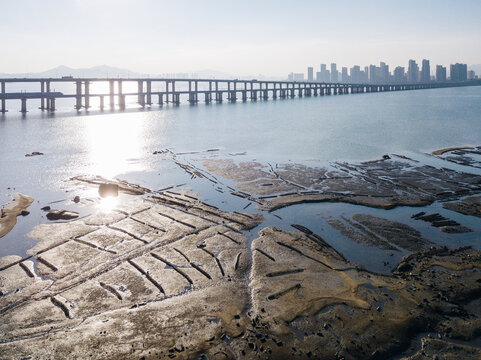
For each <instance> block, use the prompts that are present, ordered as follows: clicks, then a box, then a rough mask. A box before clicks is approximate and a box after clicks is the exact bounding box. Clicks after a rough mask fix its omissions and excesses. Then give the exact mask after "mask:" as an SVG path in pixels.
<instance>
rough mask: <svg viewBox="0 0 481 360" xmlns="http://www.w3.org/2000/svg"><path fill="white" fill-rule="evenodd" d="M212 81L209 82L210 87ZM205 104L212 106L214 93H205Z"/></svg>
mask: <svg viewBox="0 0 481 360" xmlns="http://www.w3.org/2000/svg"><path fill="white" fill-rule="evenodd" d="M210 84H211V83H210V81H209V85H210ZM204 94H205V103H206V104H210V102H211V101H212V93H211V92H210V91H206V92H205V93H204Z"/></svg>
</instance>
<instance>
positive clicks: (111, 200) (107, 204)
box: [97, 196, 119, 214]
mask: <svg viewBox="0 0 481 360" xmlns="http://www.w3.org/2000/svg"><path fill="white" fill-rule="evenodd" d="M118 202H119V198H118V197H113V196H107V197H105V198H101V199H100V201H99V203H98V205H97V208H98V210H99V211H100V212H101V213H105V214H108V213H110V212H111V211H112V210H113V209H115V207H116V206H117V204H118Z"/></svg>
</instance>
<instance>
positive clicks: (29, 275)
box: [18, 262, 35, 278]
mask: <svg viewBox="0 0 481 360" xmlns="http://www.w3.org/2000/svg"><path fill="white" fill-rule="evenodd" d="M18 265H20V267H21V268H22V270H23V271H25V273H26V274H27V276H28V277H31V278H34V277H35V275H34V274H33V273H32V271H30V269H29V268H28V266H27V265H25V264H24V263H23V262H21V263H19V264H18Z"/></svg>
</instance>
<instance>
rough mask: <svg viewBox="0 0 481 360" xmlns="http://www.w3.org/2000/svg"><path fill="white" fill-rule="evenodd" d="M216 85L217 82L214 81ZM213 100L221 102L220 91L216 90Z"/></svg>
mask: <svg viewBox="0 0 481 360" xmlns="http://www.w3.org/2000/svg"><path fill="white" fill-rule="evenodd" d="M216 87H217V83H216ZM215 101H216V102H217V103H221V102H222V91H216V93H215Z"/></svg>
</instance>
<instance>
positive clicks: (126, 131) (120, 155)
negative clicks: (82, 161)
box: [85, 115, 144, 179]
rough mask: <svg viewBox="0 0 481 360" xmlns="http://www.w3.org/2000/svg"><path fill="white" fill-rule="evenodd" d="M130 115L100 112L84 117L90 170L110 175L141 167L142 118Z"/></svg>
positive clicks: (104, 175)
mask: <svg viewBox="0 0 481 360" xmlns="http://www.w3.org/2000/svg"><path fill="white" fill-rule="evenodd" d="M138 120H139V119H134V118H132V116H120V115H119V116H99V117H91V118H88V120H87V128H86V130H87V131H86V134H85V136H86V140H87V142H88V151H89V158H90V172H91V173H92V174H94V175H100V176H103V177H105V178H107V179H111V178H113V177H114V176H116V175H119V174H122V173H125V172H129V171H140V170H143V169H142V165H141V162H140V161H139V157H140V155H141V148H142V143H141V141H142V133H143V130H144V129H143V122H142V121H138Z"/></svg>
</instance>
